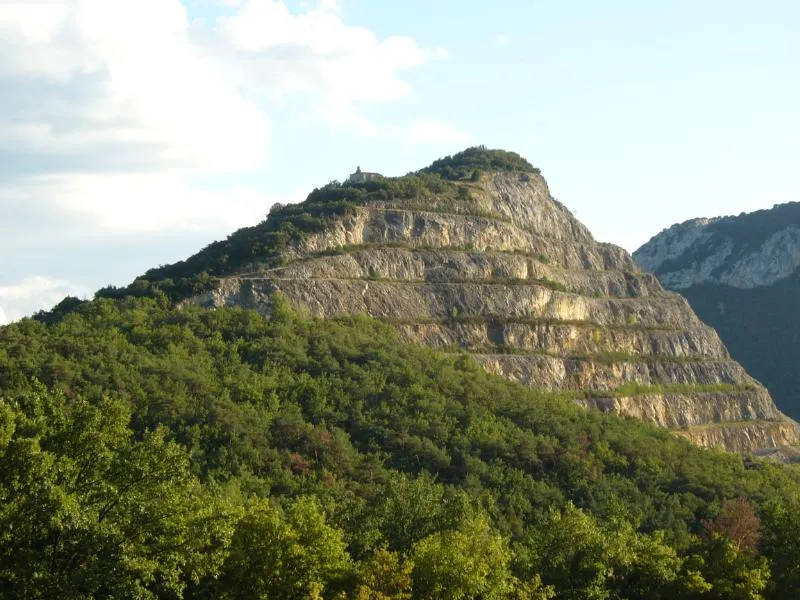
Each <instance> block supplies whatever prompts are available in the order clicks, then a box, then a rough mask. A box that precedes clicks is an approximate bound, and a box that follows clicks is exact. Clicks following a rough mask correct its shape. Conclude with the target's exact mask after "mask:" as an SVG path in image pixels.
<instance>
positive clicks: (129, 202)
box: [0, 173, 310, 231]
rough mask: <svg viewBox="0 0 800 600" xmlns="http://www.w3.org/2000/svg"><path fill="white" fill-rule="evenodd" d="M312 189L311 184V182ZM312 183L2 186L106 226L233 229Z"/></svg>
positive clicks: (104, 180)
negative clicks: (275, 186)
mask: <svg viewBox="0 0 800 600" xmlns="http://www.w3.org/2000/svg"><path fill="white" fill-rule="evenodd" d="M308 189H310V186H309V188H308ZM308 189H305V190H301V189H296V190H294V191H292V192H291V193H289V194H287V195H285V196H279V197H276V196H267V195H266V194H264V193H262V192H259V191H256V190H254V189H253V188H250V187H244V186H241V187H233V188H226V189H224V190H221V191H209V190H203V189H198V188H195V187H192V186H191V185H190V184H189V183H188V182H187V181H186V180H185V179H182V178H179V177H173V176H170V175H160V174H149V173H145V174H128V173H125V174H103V175H98V174H87V175H83V174H75V175H53V176H48V177H42V178H40V179H39V181H38V182H37V185H35V186H29V187H28V188H27V189H26V190H24V191H23V190H19V189H18V190H17V195H16V196H14V197H12V196H10V195H9V193H7V192H4V191H2V190H0V202H6V201H8V202H11V201H14V202H16V203H25V204H27V205H28V206H34V205H35V204H36V203H37V202H42V200H40V199H38V200H37V198H39V197H40V196H45V197H47V198H53V199H54V200H52V201H51V202H53V203H55V206H56V207H59V208H62V209H67V210H70V211H73V212H76V213H80V214H83V215H85V216H87V217H90V218H91V219H92V221H90V223H92V224H94V225H95V226H97V225H99V226H101V227H103V228H105V229H113V230H123V231H157V230H162V229H171V230H178V229H214V230H222V231H228V230H232V229H236V228H238V227H242V226H245V225H252V224H254V223H257V222H259V221H261V220H262V219H263V218H264V217H265V215H266V214H267V211H268V209H269V207H270V206H271V205H272V204H273V203H275V202H281V203H284V204H286V203H291V202H298V201H300V200H302V199H303V198H304V197H305V193H307V192H308Z"/></svg>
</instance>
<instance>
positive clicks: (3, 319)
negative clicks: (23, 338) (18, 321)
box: [0, 306, 9, 326]
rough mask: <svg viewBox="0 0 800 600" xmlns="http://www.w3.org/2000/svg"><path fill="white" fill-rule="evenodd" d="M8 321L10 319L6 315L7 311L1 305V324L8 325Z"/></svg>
mask: <svg viewBox="0 0 800 600" xmlns="http://www.w3.org/2000/svg"><path fill="white" fill-rule="evenodd" d="M8 323H9V320H8V317H7V316H6V312H5V311H4V310H3V307H2V306H0V326H2V325H8Z"/></svg>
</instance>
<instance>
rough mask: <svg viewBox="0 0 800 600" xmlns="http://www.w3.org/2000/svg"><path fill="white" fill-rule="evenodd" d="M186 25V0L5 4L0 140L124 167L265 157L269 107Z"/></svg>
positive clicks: (230, 164)
mask: <svg viewBox="0 0 800 600" xmlns="http://www.w3.org/2000/svg"><path fill="white" fill-rule="evenodd" d="M189 34H190V31H189V24H188V20H187V15H186V11H185V9H184V7H183V6H182V5H181V3H180V2H179V1H178V0H137V2H135V3H134V2H126V1H122V0H75V1H66V0H61V1H54V2H49V3H30V2H25V3H22V2H11V3H2V4H0V40H2V42H0V77H2V78H3V87H4V88H5V89H6V92H5V93H4V94H3V99H0V109H2V110H0V115H1V116H0V148H2V149H6V150H11V149H13V150H14V151H16V152H20V151H27V152H30V153H31V154H34V155H39V154H42V153H45V154H48V155H56V156H62V157H70V156H74V155H76V154H77V155H78V156H81V157H85V158H87V159H99V160H98V161H97V162H98V163H99V164H100V165H103V164H105V163H107V162H109V161H110V160H113V161H114V165H115V167H116V168H117V169H126V168H127V169H142V168H156V169H163V168H165V167H169V168H175V167H179V168H185V169H204V170H208V169H216V170H222V171H230V170H238V169H248V168H255V167H256V166H258V165H260V164H261V162H263V158H264V156H265V151H266V146H267V142H268V135H269V126H268V119H267V116H266V114H265V113H264V112H263V111H262V110H261V109H259V108H258V107H257V106H256V105H255V104H254V103H253V102H252V101H250V100H248V99H246V98H245V97H244V96H243V95H242V94H241V93H240V92H239V91H238V90H237V89H236V88H235V87H234V86H233V85H232V83H231V82H229V81H227V79H226V78H225V76H224V73H223V71H222V69H221V68H220V66H219V65H218V64H216V63H215V62H214V61H213V60H211V59H210V58H209V57H208V56H206V55H205V54H204V53H203V52H202V50H201V49H200V48H199V47H198V46H197V45H196V44H194V43H193V42H192V41H191V39H190V35H189ZM109 154H112V155H113V158H112V157H109V156H108V155H109ZM86 164H87V167H88V168H90V169H91V168H92V166H91V165H92V164H96V163H93V162H87V163H86Z"/></svg>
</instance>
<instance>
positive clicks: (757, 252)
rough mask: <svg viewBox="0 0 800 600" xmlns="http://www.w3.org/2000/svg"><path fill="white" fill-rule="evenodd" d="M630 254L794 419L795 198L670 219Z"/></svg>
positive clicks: (798, 351) (798, 349)
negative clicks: (765, 206)
mask: <svg viewBox="0 0 800 600" xmlns="http://www.w3.org/2000/svg"><path fill="white" fill-rule="evenodd" d="M634 257H635V258H636V260H637V261H638V262H639V263H640V264H641V265H642V267H643V268H645V269H648V270H650V271H652V272H654V273H655V274H656V275H657V276H658V277H659V279H660V280H661V282H662V283H663V284H664V285H665V286H666V287H668V288H672V289H675V290H678V291H680V293H681V294H682V295H684V296H685V297H686V298H687V299H688V300H689V302H690V304H691V305H692V308H693V309H694V310H695V311H696V312H697V314H698V315H699V316H700V318H702V319H703V321H705V322H706V323H708V324H709V325H711V326H712V327H714V328H715V329H716V330H717V331H718V332H719V334H720V336H721V338H722V340H723V341H724V342H725V344H726V346H727V347H728V348H729V349H730V351H731V353H732V354H733V356H734V357H735V358H736V360H738V361H739V362H741V363H742V364H743V365H744V367H745V368H746V369H747V370H748V372H749V373H750V374H752V375H753V376H754V377H755V378H757V379H758V380H759V381H761V382H762V383H763V384H764V385H766V386H767V388H768V389H769V390H770V392H771V394H772V395H773V397H774V398H775V400H776V402H777V404H778V406H779V407H780V408H781V410H783V411H785V412H787V413H788V414H789V415H790V416H792V417H795V418H797V417H800V394H798V390H800V373H799V372H798V369H797V365H798V364H800V345H798V343H797V341H798V339H800V319H798V317H797V314H796V311H795V310H794V305H795V301H796V300H798V299H800V280H799V278H800V275H799V274H798V268H800V203H789V204H783V205H779V206H775V207H774V208H772V209H771V210H761V211H757V212H754V213H750V214H742V215H739V216H736V217H724V218H717V219H710V220H709V219H697V220H693V221H687V222H686V223H681V224H678V225H674V226H673V227H671V228H669V229H667V230H665V231H663V232H661V233H660V234H658V235H657V236H655V237H653V238H652V239H651V240H650V241H649V242H648V243H647V244H645V245H644V246H642V247H641V248H640V249H639V250H637V251H636V252H635V253H634Z"/></svg>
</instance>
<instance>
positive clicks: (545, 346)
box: [0, 148, 800, 600]
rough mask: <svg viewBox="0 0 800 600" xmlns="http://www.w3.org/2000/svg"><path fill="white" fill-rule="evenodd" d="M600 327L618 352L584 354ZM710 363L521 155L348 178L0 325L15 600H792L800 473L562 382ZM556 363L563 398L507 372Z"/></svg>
mask: <svg viewBox="0 0 800 600" xmlns="http://www.w3.org/2000/svg"><path fill="white" fill-rule="evenodd" d="M476 171H477V172H476ZM370 176H372V175H370ZM462 190H463V191H462ZM415 204H417V205H419V206H420V207H421V208H418V207H416V206H415ZM479 213H480V214H479ZM359 223H361V225H360V226H359ZM455 225H459V226H460V229H459V228H457V227H455ZM537 227H538V228H540V229H542V230H546V231H549V232H550V233H551V235H550V236H545V235H544V234H543V233H536V228H537ZM459 232H460V233H459ZM445 236H451V237H450V238H447V239H449V240H452V243H450V242H448V243H447V244H445V243H444V241H445V239H446V238H445ZM558 236H561V237H558ZM384 238H387V239H384ZM335 240H339V242H338V245H335V246H332V245H331V244H332V243H333V241H335ZM342 240H344V241H342ZM370 240H374V241H370ZM418 240H426V241H425V242H421V241H418ZM345 242H346V243H347V244H353V245H348V246H342V243H345ZM356 243H357V244H358V245H357V246H356V245H355V244H356ZM457 244H463V245H464V247H463V248H459V246H458V245H457ZM468 244H472V247H471V248H469V247H467V245H468ZM494 244H499V245H501V246H502V244H506V247H500V248H492V247H491V245H494ZM523 244H524V246H523ZM523 248H525V250H523ZM619 267H624V268H622V269H620V268H619ZM357 269H361V271H358V270H357ZM370 269H372V270H370ZM523 269H527V271H525V270H523ZM354 273H361V277H358V278H356V277H353V274H354ZM526 274H528V275H529V276H525V275H526ZM411 275H414V277H412V276H411ZM524 276H525V277H524ZM420 280H421V281H420ZM581 286H583V287H581ZM375 288H377V289H378V290H379V293H376V292H375ZM570 289H581V290H584V291H583V292H582V293H578V292H575V291H568V290H570ZM448 290H449V291H448ZM592 290H594V293H590V292H591V291H592ZM490 292H491V293H490ZM359 298H360V299H359ZM358 302H362V303H363V304H362V305H358V304H357V303H358ZM409 303H411V304H410V309H408V312H407V313H402V312H400V311H401V310H404V308H403V307H404V306H406V305H409ZM353 306H355V307H356V308H359V310H358V311H353V312H354V313H355V312H357V313H358V314H349V312H350V311H351V308H352V307H353ZM374 306H378V307H383V308H381V310H384V308H385V307H391V308H392V310H395V311H397V312H396V313H391V312H386V313H385V314H384V313H381V314H382V316H383V319H382V321H383V322H382V321H381V320H379V319H376V318H374V317H371V316H368V314H367V313H368V312H369V311H368V310H367V308H369V307H374ZM207 307H214V308H215V310H208V308H207ZM331 307H332V308H331ZM454 308H455V310H454ZM370 310H372V309H370ZM437 311H438V312H437ZM535 311H538V312H535ZM426 314H428V315H432V316H427V317H426V316H425V315H426ZM265 315H268V318H264V316H265ZM313 315H320V316H324V317H325V318H310V317H311V316H313ZM393 315H394V316H393ZM630 315H635V318H630ZM534 317H535V318H534ZM678 325H680V327H678ZM500 336H503V337H500ZM538 340H541V343H540V342H539V341H538ZM546 340H547V342H546V343H545V341H546ZM630 340H634V341H630ZM681 340H682V341H681ZM420 342H422V343H420ZM623 343H628V344H630V345H629V346H627V347H623V348H624V349H623V350H620V349H618V346H619V345H621V344H623ZM456 344H458V345H459V348H458V351H455V348H454V345H456ZM462 344H463V347H462ZM570 344H572V345H570ZM592 344H593V345H592ZM600 344H605V346H603V347H606V348H617V349H616V350H614V351H613V353H612V351H611V350H608V353H607V354H606V355H604V356H605V359H606V360H605V362H603V361H601V360H600V359H599V358H598V355H599V352H597V351H593V353H589V352H587V351H582V350H580V349H581V348H587V349H592V348H599V347H600V346H599V345H600ZM429 346H435V348H431V347H429ZM563 348H566V349H568V350H566V351H570V352H571V354H570V355H569V356H568V357H567V356H563V355H561V354H558V353H557V352H556V350H558V351H559V352H562V353H563V352H566V351H565V350H563ZM703 348H705V349H706V350H702V349H703ZM489 349H491V350H493V351H494V352H487V350H489ZM501 349H502V352H498V351H499V350H501ZM647 349H649V350H650V351H649V353H648V352H646V350H647ZM579 351H582V352H583V354H580V353H579ZM668 352H669V354H668ZM703 352H705V353H706V354H708V353H709V352H712V353H713V352H716V353H717V354H719V355H723V353H724V349H723V348H721V346H720V342H719V340H718V339H717V338H716V337H715V336H714V334H713V331H711V330H709V329H708V328H707V327H705V326H702V325H701V324H699V322H698V321H697V318H696V317H695V316H694V315H693V314H692V313H691V311H690V310H689V309H688V308H687V306H686V304H685V302H684V301H683V300H682V299H681V298H680V297H679V296H676V295H675V294H670V293H665V292H664V291H663V290H662V289H661V288H660V286H659V285H658V283H657V282H656V281H655V279H654V278H653V277H652V276H648V275H643V274H641V273H638V272H637V271H636V270H635V269H634V268H632V263H631V259H630V257H629V256H628V255H627V254H625V253H624V252H623V251H621V250H620V249H618V248H614V247H611V246H606V245H600V244H596V243H595V242H594V241H593V240H592V239H591V236H590V235H589V234H588V232H586V230H585V229H584V228H583V227H582V226H580V224H579V223H577V222H576V221H574V219H572V217H571V215H570V214H569V212H568V211H567V210H566V209H564V208H563V207H562V206H561V205H559V204H557V203H555V202H554V201H552V199H550V198H549V193H547V191H546V186H545V184H544V181H543V180H542V179H541V177H540V175H539V173H538V172H536V170H535V169H534V168H533V167H532V166H530V165H529V164H528V163H526V162H524V161H523V160H522V159H520V158H519V157H518V156H516V155H513V154H510V153H504V152H498V151H487V150H485V149H482V148H477V149H472V150H469V151H467V152H465V153H462V154H460V155H457V156H455V157H449V158H447V159H443V160H441V161H437V163H434V165H433V166H432V167H431V168H429V169H428V170H425V171H423V172H420V173H418V174H413V175H411V176H409V177H405V178H397V179H385V178H378V177H377V176H375V177H374V178H373V179H372V180H371V181H368V182H364V184H363V185H362V184H359V185H355V186H354V185H348V184H336V183H334V184H331V185H329V186H326V187H325V188H323V189H321V190H316V191H315V192H313V193H312V194H311V197H310V198H309V200H308V201H307V202H306V203H305V204H302V205H297V206H292V207H278V208H277V209H275V210H274V211H273V213H272V214H271V215H270V217H269V218H268V219H267V220H266V221H264V222H263V223H261V224H259V225H257V226H255V227H253V228H248V229H245V230H242V231H239V232H237V233H235V234H233V235H232V236H231V237H230V238H228V239H227V240H224V241H221V242H218V243H215V244H212V245H211V246H209V247H208V248H206V249H204V250H203V251H201V252H200V253H198V254H197V255H195V256H193V257H191V258H190V259H188V260H187V261H185V262H183V263H180V264H176V265H171V266H165V267H160V268H158V269H154V270H152V271H150V272H149V273H148V274H147V275H146V276H145V277H143V278H140V279H139V280H137V281H135V282H134V283H133V284H132V285H131V286H129V287H127V288H125V289H116V288H106V289H104V290H101V291H99V292H98V294H97V295H96V297H95V299H93V300H91V301H81V300H79V299H77V298H68V299H65V300H64V301H63V302H62V303H61V304H59V305H58V306H57V307H56V308H55V309H54V310H52V311H50V312H47V313H40V314H37V315H36V316H35V317H34V318H27V319H22V320H20V321H18V322H15V323H13V324H10V325H7V326H3V327H0V597H2V598H9V599H17V598H20V599H23V598H24V599H44V598H68V599H78V598H81V599H101V598H103V599H104V598H143V599H159V600H160V599H173V600H174V599H199V598H221V599H227V600H250V599H253V598H274V599H278V600H309V599H311V598H316V599H318V600H322V599H324V600H344V599H353V600H412V599H420V600H422V599H424V600H446V599H454V598H461V599H464V600H475V599H478V598H482V599H485V600H520V599H522V598H525V599H533V600H548V599H552V598H566V599H574V600H579V599H585V598H626V599H628V600H645V599H648V600H658V599H664V600H666V599H673V600H720V599H723V598H724V599H735V598H748V599H750V600H760V599H762V598H763V599H769V600H780V599H783V598H791V597H794V596H795V595H796V590H797V589H798V585H800V568H798V565H800V546H798V544H797V539H798V536H799V535H800V530H799V527H800V526H799V525H798V521H797V519H796V515H797V512H798V511H799V510H800V467H798V465H794V464H781V463H778V462H776V461H765V460H758V459H755V458H754V457H752V456H751V455H749V454H736V453H730V452H723V451H719V450H714V449H704V448H698V447H696V446H694V445H693V444H691V443H689V441H687V440H686V439H683V438H682V437H681V436H678V435H674V434H673V433H672V432H670V431H667V430H665V429H664V428H660V427H656V426H654V425H653V424H652V423H648V422H645V421H642V420H637V419H629V418H620V417H619V416H617V415H615V414H612V413H610V412H608V411H607V412H605V413H603V412H600V411H598V410H585V409H584V408H581V407H579V406H577V405H576V400H577V401H579V402H582V403H584V404H587V405H588V403H589V402H599V401H598V400H597V398H601V397H603V398H608V402H609V403H614V402H621V400H620V398H623V396H621V395H620V396H616V395H611V394H610V393H609V394H607V395H605V396H603V395H602V394H601V395H596V393H584V392H583V391H582V389H578V388H577V387H576V388H575V389H573V388H572V387H570V385H569V384H566V383H564V382H565V381H567V380H568V379H569V378H573V379H574V378H575V375H574V373H573V372H572V371H566V369H567V368H568V367H569V368H575V369H577V372H579V373H586V369H588V368H591V369H596V370H597V371H598V372H599V373H601V375H602V377H605V378H606V379H607V380H608V381H609V385H617V380H615V379H611V375H609V373H611V374H612V375H613V371H611V370H610V368H611V367H614V366H615V365H617V364H618V361H621V362H622V363H624V364H630V365H632V366H630V367H626V368H628V369H636V368H637V367H638V365H642V371H641V373H656V375H659V374H661V375H659V376H662V377H666V375H664V374H667V375H668V374H670V373H674V371H673V370H672V369H673V367H670V366H663V367H662V366H661V365H662V364H663V365H669V364H671V363H670V361H667V360H665V358H664V356H665V355H668V356H670V357H672V358H670V360H671V361H673V362H676V363H677V364H680V365H682V364H684V363H686V364H692V365H694V364H695V363H696V364H698V365H700V364H703V365H705V363H706V362H709V363H711V362H714V361H706V360H704V359H703V360H700V359H698V358H697V355H700V356H704V355H703ZM634 353H637V354H641V355H644V356H648V357H649V356H652V357H656V356H658V357H661V358H659V359H658V360H640V361H633V360H631V357H632V355H633V354H634ZM678 356H685V357H686V359H685V361H680V360H677V359H676V358H677V357H678ZM540 357H541V358H542V359H544V360H546V361H548V362H545V363H544V364H545V365H551V364H552V365H559V364H560V365H562V366H563V367H564V369H565V371H564V373H563V374H560V373H558V372H557V371H556V370H553V374H551V375H549V377H550V379H546V378H545V376H544V375H541V373H545V374H546V373H548V371H545V370H544V369H542V368H541V367H539V366H536V365H538V364H539V363H537V362H536V361H537V360H539V358H540ZM690 357H692V358H690ZM473 358H477V359H478V362H481V364H483V365H484V367H486V368H483V367H481V366H480V365H479V364H478V362H476V361H475V360H473ZM621 358H624V360H621ZM506 359H509V360H511V359H513V360H518V361H522V362H521V363H514V362H513V361H512V365H515V366H514V369H517V368H518V367H517V366H516V365H518V364H525V361H530V364H532V365H534V366H531V367H526V368H527V369H528V370H518V371H515V370H510V369H508V370H507V369H506V367H505V363H504V362H503V361H504V360H506ZM715 360H716V361H717V362H721V361H723V359H721V358H720V359H715ZM724 360H725V361H726V362H725V364H726V365H728V362H727V358H726V359H724ZM549 361H553V362H552V363H551V362H549ZM558 361H560V362H558ZM498 365H499V366H498ZM587 365H588V366H587ZM606 367H609V370H606V371H603V370H602V369H603V368H606ZM728 368H730V369H731V371H732V372H733V370H735V369H736V367H735V363H731V364H730V365H729V366H728ZM534 369H539V370H538V371H536V373H538V374H537V375H536V377H537V378H538V377H541V378H542V386H541V387H545V386H546V385H549V386H551V387H552V390H550V391H548V390H545V389H531V385H522V384H521V383H519V382H516V381H511V380H510V379H513V378H514V377H520V378H522V375H519V374H518V373H522V374H525V373H533V372H534ZM661 369H663V370H661ZM493 370H500V371H501V372H502V373H503V374H504V375H505V377H500V376H498V375H494V374H491V373H490V372H488V371H493ZM629 372H630V371H624V370H620V371H619V375H618V378H619V380H620V381H628V383H627V384H625V383H623V384H622V386H623V388H624V389H625V391H626V393H627V394H629V396H628V397H633V398H635V397H636V392H641V391H642V389H643V388H642V387H641V385H643V384H634V383H631V381H633V380H631V379H625V378H626V377H628V373H629ZM634 372H637V371H635V370H634ZM697 372H698V373H702V372H703V371H702V368H701V367H698V370H697ZM589 373H590V375H591V376H594V375H593V374H592V372H591V371H590V372H589ZM707 376H709V375H704V377H707ZM597 377H598V378H597V379H596V380H597V381H598V382H600V381H601V380H600V379H599V377H600V376H599V375H598V376H597ZM742 377H745V376H742ZM525 381H526V383H528V384H532V385H533V386H534V387H536V386H537V384H538V381H534V380H532V379H531V380H527V379H526V380H525ZM587 381H595V380H592V379H587ZM669 381H672V383H669V384H662V385H663V388H662V389H660V390H657V389H652V388H644V389H646V390H647V392H648V393H650V395H651V396H653V400H654V402H655V404H654V406H655V407H660V408H669V409H670V410H672V409H674V408H675V407H674V406H673V405H670V404H669V403H668V402H667V401H668V400H669V399H684V400H685V404H686V403H689V402H694V403H696V404H697V405H699V406H701V407H702V406H704V405H705V404H706V403H712V402H718V403H720V404H718V405H719V406H725V404H724V403H725V402H730V401H731V399H733V398H736V397H738V398H740V399H742V401H743V404H745V405H746V403H747V402H750V403H751V404H753V405H754V404H756V403H758V402H761V403H762V404H763V406H768V404H767V403H768V402H769V397H768V396H767V395H766V394H765V393H764V392H763V391H762V390H759V388H758V387H757V386H756V385H755V384H753V383H750V381H749V380H744V381H745V382H747V383H746V385H745V384H743V383H737V382H731V383H722V384H720V383H716V384H710V383H704V384H698V383H691V382H674V381H673V380H669ZM575 385H577V383H576V384H575ZM592 385H599V383H598V384H592ZM700 385H703V386H712V385H713V388H712V389H713V391H712V389H709V388H708V387H703V388H701V389H697V386H700ZM625 386H627V387H625ZM613 389H617V390H618V389H619V388H613ZM656 392H658V393H656ZM642 405H643V404H642ZM695 408H696V407H695ZM693 410H694V408H693ZM715 410H716V409H715ZM741 410H744V408H742V409H741ZM773 410H774V409H773ZM670 414H672V413H670ZM676 414H677V413H676ZM774 423H775V424H776V426H785V427H789V428H790V426H791V423H789V422H786V421H780V420H776V421H774ZM750 425H752V426H753V427H755V428H758V427H762V426H763V425H762V424H760V423H758V422H752V421H744V424H743V426H742V427H741V429H745V428H746V426H750ZM709 428H710V429H715V428H716V429H723V430H725V429H733V428H732V427H731V426H730V425H721V424H716V425H714V424H712V425H711V426H710V427H709ZM689 432H691V430H688V431H684V432H683V434H684V436H686V434H688V433H689ZM695 439H697V438H695Z"/></svg>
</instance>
